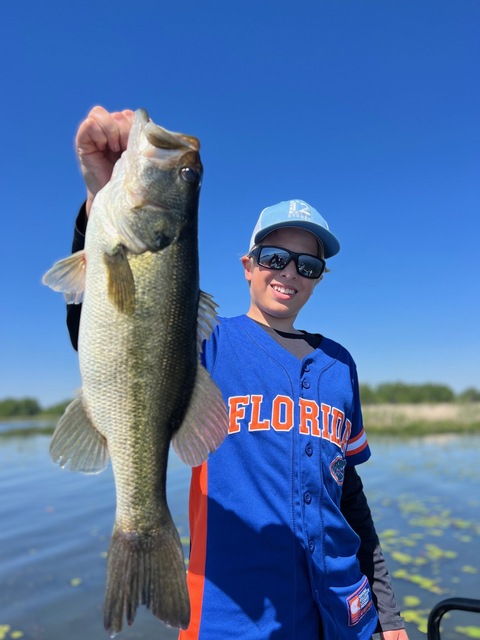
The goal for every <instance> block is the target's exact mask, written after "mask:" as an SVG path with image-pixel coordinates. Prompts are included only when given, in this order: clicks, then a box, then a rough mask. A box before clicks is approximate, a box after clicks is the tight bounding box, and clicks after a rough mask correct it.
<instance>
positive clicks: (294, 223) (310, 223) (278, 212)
mask: <svg viewBox="0 0 480 640" xmlns="http://www.w3.org/2000/svg"><path fill="white" fill-rule="evenodd" d="M283 227H298V228H300V229H305V230H306V231H310V233H313V235H314V236H316V237H317V238H318V239H319V240H320V241H321V243H322V244H323V248H324V250H325V256H324V257H325V258H331V257H332V256H334V255H335V254H337V253H338V252H339V251H340V243H339V242H338V240H337V239H336V237H335V236H334V235H333V233H332V232H331V231H330V230H329V228H328V224H327V221H326V220H325V218H323V217H322V216H321V215H320V214H319V213H318V211H317V210H316V209H314V208H313V207H311V206H310V205H309V204H307V203H306V202H304V201H303V200H285V201H284V202H279V203H278V204H274V205H272V206H271V207H267V208H266V209H264V210H263V211H262V213H261V214H260V217H259V218H258V221H257V224H256V225H255V229H254V230H253V234H252V238H251V240H250V250H252V249H253V247H254V246H255V245H256V244H258V243H259V242H260V241H261V240H263V238H264V237H265V236H266V235H268V234H269V233H270V232H271V231H275V229H280V228H283Z"/></svg>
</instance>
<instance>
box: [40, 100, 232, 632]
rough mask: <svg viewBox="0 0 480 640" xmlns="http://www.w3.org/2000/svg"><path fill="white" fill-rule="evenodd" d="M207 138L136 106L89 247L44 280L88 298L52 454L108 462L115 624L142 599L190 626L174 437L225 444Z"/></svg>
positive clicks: (95, 465)
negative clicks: (169, 492) (202, 252)
mask: <svg viewBox="0 0 480 640" xmlns="http://www.w3.org/2000/svg"><path fill="white" fill-rule="evenodd" d="M199 147H200V144H199V142H198V140H197V139H196V138H194V137H191V136H186V135H183V134H179V133H173V132H170V131H167V130H166V129H163V128H162V127H160V126H158V125H156V124H154V123H153V122H152V121H151V120H150V119H149V117H148V114H147V113H146V111H144V110H138V111H136V113H135V118H134V122H133V125H132V129H131V132H130V136H129V140H128V145H127V149H126V151H125V152H124V153H123V155H122V156H121V158H120V160H119V161H118V162H117V163H116V165H115V167H114V171H113V174H112V178H111V180H110V182H109V183H108V184H107V185H106V186H105V187H104V188H103V189H102V190H101V191H99V193H98V194H97V196H96V198H95V200H94V203H93V206H92V210H91V213H90V217H89V221H88V227H87V232H86V238H85V249H84V250H83V251H80V252H78V253H76V254H73V255H71V256H69V257H68V258H66V259H64V260H61V261H59V262H58V263H56V264H55V265H54V266H53V267H52V269H50V271H48V272H47V273H46V274H45V276H44V279H43V282H44V283H45V284H47V285H48V286H50V287H51V288H53V289H55V290H56V291H62V292H64V293H65V296H66V299H67V301H68V302H70V303H80V302H81V303H82V305H83V306H82V314H81V321H80V330H79V342H78V355H79V364H80V371H81V377H82V391H81V394H80V395H79V397H77V398H76V399H75V400H74V401H73V402H72V403H71V404H70V405H69V407H67V409H66V411H65V413H64V415H63V416H62V418H61V419H60V421H59V423H58V425H57V427H56V430H55V433H54V435H53V439H52V442H51V447H50V453H51V456H52V458H53V460H54V461H56V462H58V463H59V464H60V465H61V466H62V467H63V466H65V465H68V466H69V468H70V469H72V470H79V471H84V472H87V473H96V472H99V471H101V470H103V469H104V468H105V467H106V465H107V462H108V457H110V459H111V463H112V468H113V473H114V478H115V489H116V500H117V508H116V516H115V524H114V527H113V533H112V539H111V542H110V548H109V551H108V559H107V585H106V593H105V604H104V625H105V628H106V630H107V631H109V632H110V633H116V632H118V631H120V630H121V628H122V624H123V621H124V619H126V620H127V622H128V623H129V624H132V622H133V620H134V618H135V614H136V610H137V607H138V605H139V604H144V605H146V606H147V607H149V608H150V609H151V610H152V612H153V614H154V615H155V616H157V617H158V618H159V619H160V620H162V621H163V622H165V623H166V624H168V625H171V626H176V627H181V628H186V627H187V626H188V623H189V617H190V603H189V598H188V591H187V587H186V577H185V565H184V558H183V551H182V546H181V543H180V539H179V535H178V532H177V530H176V528H175V525H174V523H173V520H172V517H171V514H170V511H169V508H168V506H167V501H166V488H165V485H166V471H167V459H168V453H169V447H170V443H172V445H173V447H174V448H175V450H176V452H177V453H178V455H179V456H180V458H181V459H182V460H183V461H184V462H186V463H187V464H189V465H192V466H195V465H198V464H201V462H203V460H205V459H206V458H207V457H208V454H209V453H210V452H212V451H214V450H215V449H216V448H217V447H218V446H219V445H220V444H221V442H222V441H223V439H224V437H225V436H226V434H227V429H228V418H227V411H226V408H225V404H224V402H223V399H222V395H221V393H220V391H219V389H218V388H217V387H216V385H215V384H214V382H213V381H212V380H211V378H210V376H209V374H208V373H207V371H206V370H205V369H204V368H203V366H202V365H201V364H200V362H199V353H200V349H201V343H202V341H203V339H205V338H207V337H208V335H209V334H210V333H211V331H212V329H213V327H214V324H215V315H216V313H215V310H216V306H215V304H214V303H213V300H212V299H211V297H210V296H209V295H207V294H205V293H203V292H201V291H200V289H199V266H198V241H197V227H198V202H199V194H200V184H201V177H202V171H203V169H202V164H201V160H200V156H199Z"/></svg>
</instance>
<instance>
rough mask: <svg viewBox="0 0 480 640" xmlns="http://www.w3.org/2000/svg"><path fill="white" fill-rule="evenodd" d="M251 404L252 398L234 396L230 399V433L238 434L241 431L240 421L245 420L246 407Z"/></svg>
mask: <svg viewBox="0 0 480 640" xmlns="http://www.w3.org/2000/svg"><path fill="white" fill-rule="evenodd" d="M249 402H250V396H232V397H230V398H229V399H228V414H229V417H230V424H229V428H228V433H238V432H239V431H240V424H239V420H243V419H244V418H245V407H246V406H247V404H248V403H249Z"/></svg>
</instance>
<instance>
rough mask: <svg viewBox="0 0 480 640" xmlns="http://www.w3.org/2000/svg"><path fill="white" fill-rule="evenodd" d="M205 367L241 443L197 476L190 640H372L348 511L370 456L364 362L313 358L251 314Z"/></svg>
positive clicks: (207, 357)
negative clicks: (354, 476) (361, 376)
mask: <svg viewBox="0 0 480 640" xmlns="http://www.w3.org/2000/svg"><path fill="white" fill-rule="evenodd" d="M203 358H204V364H205V366H206V368H207V369H208V371H209V372H210V374H211V376H212V378H213V379H214V380H215V382H216V383H217V384H218V386H219V388H220V389H221V390H222V393H223V395H224V399H225V402H226V404H227V407H228V409H229V416H230V427H229V435H228V437H227V438H226V440H225V442H224V443H223V444H222V445H221V446H220V448H219V449H218V450H217V451H216V452H215V453H213V454H212V455H211V456H210V458H209V459H208V461H206V462H205V463H204V464H203V465H202V466H200V467H196V468H195V469H194V470H193V475H192V484H191V492H190V528H191V555H190V563H189V570H188V585H189V593H190V599H191V605H192V615H191V621H190V626H189V628H188V629H187V631H184V632H181V633H180V638H181V639H182V640H193V639H194V638H195V639H197V638H198V639H199V640H204V639H207V640H216V639H217V638H218V639H219V640H220V639H224V638H229V639H233V638H236V639H238V640H240V639H244V640H256V639H258V640H265V639H266V638H285V639H293V638H300V639H303V638H309V639H310V638H312V639H313V638H318V634H319V628H320V620H321V625H322V626H323V629H324V635H325V638H327V639H328V640H334V639H336V638H338V639H339V640H340V639H344V638H360V639H362V640H367V639H369V638H370V636H371V635H372V633H373V632H374V631H375V627H376V624H377V614H376V611H375V608H374V606H373V602H372V596H371V591H370V586H369V584H368V581H367V579H366V578H365V577H364V576H363V575H362V574H361V572H360V570H359V565H358V561H357V558H356V553H357V551H358V548H359V542H360V541H359V538H358V536H357V535H356V534H355V533H354V531H353V530H352V529H351V528H350V526H349V525H348V524H347V522H346V520H345V518H344V517H343V515H342V513H341V511H340V500H341V495H342V483H343V476H344V469H345V465H346V464H348V465H356V464H358V463H361V462H364V461H365V460H367V459H368V458H369V456H370V450H369V447H368V443H367V440H366V436H365V432H364V430H363V424H362V415H361V409H360V403H359V392H358V381H357V374H356V367H355V363H354V362H353V360H352V358H351V356H350V354H349V353H348V351H346V349H344V348H343V347H342V346H341V345H339V344H338V343H336V342H334V341H332V340H329V339H327V338H323V339H322V341H321V344H320V346H319V347H318V348H317V349H315V350H314V351H313V352H312V353H310V354H308V355H307V356H306V357H305V358H303V360H299V359H298V358H296V357H295V356H294V355H292V354H291V353H290V352H288V351H287V350H286V349H285V348H283V347H282V346H281V345H279V344H278V343H277V342H276V341H275V340H274V339H273V338H272V337H271V336H269V335H268V334H267V333H266V332H265V331H264V330H263V329H262V328H261V327H260V326H258V325H257V323H256V322H254V321H253V320H251V319H250V318H248V317H247V316H240V317H237V318H230V319H221V320H220V324H219V325H218V326H217V327H216V329H215V332H214V334H213V335H212V337H211V339H210V340H209V341H208V342H207V343H206V344H205V346H204V354H203Z"/></svg>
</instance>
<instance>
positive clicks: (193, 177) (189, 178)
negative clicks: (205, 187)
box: [180, 167, 200, 184]
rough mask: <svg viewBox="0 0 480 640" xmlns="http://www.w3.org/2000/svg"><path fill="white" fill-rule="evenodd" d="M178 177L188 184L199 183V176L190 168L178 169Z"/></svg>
mask: <svg viewBox="0 0 480 640" xmlns="http://www.w3.org/2000/svg"><path fill="white" fill-rule="evenodd" d="M180 175H181V176H182V178H183V179H184V180H185V182H189V183H190V184H199V182H200V174H199V173H198V171H196V170H195V169H192V167H183V168H182V169H180Z"/></svg>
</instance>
